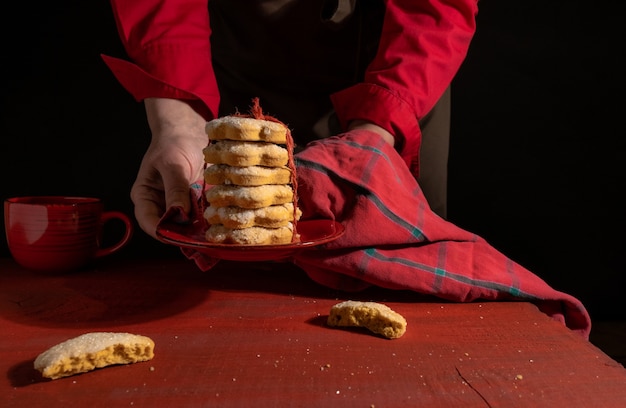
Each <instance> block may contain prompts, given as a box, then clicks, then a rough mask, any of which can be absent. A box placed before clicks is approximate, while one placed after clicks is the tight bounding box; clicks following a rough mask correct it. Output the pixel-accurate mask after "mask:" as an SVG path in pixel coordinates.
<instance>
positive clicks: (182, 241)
mask: <svg viewBox="0 0 626 408" xmlns="http://www.w3.org/2000/svg"><path fill="white" fill-rule="evenodd" d="M204 231H205V229H203V228H199V227H197V226H195V225H190V224H176V223H164V224H161V225H159V226H158V227H157V236H158V237H159V239H160V240H161V241H163V242H165V243H167V244H172V245H176V246H179V247H183V248H191V249H194V250H196V251H198V252H201V253H203V254H205V255H208V256H211V257H214V258H220V259H226V260H230V261H269V260H281V259H285V258H289V257H291V256H293V255H295V254H296V253H297V252H298V251H301V250H303V249H309V248H312V247H315V246H318V245H322V244H325V243H328V242H331V241H334V240H335V239H337V238H339V237H340V236H342V235H343V233H344V231H345V230H344V227H343V225H341V224H340V223H338V222H336V221H333V220H308V221H300V222H298V233H299V234H300V242H294V243H290V244H281V245H234V244H213V243H211V242H207V241H206V239H205V238H204Z"/></svg>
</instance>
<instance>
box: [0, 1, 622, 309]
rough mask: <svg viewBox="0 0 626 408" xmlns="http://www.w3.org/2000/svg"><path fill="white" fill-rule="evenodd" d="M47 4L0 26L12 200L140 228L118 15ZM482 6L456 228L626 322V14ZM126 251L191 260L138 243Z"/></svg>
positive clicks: (457, 96) (454, 178)
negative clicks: (65, 202)
mask: <svg viewBox="0 0 626 408" xmlns="http://www.w3.org/2000/svg"><path fill="white" fill-rule="evenodd" d="M37 3H38V2H35V3H33V2H20V5H17V4H12V5H11V6H10V8H8V7H7V8H5V12H4V13H3V15H2V20H3V24H2V25H1V26H2V28H1V30H2V38H3V42H4V47H3V48H4V49H3V52H2V54H1V57H0V58H2V67H3V71H4V77H3V78H4V81H3V84H2V111H1V124H0V194H1V197H0V198H2V199H4V198H6V197H9V196H13V195H25V194H69V195H95V196H100V197H102V198H104V200H105V201H106V205H107V208H109V209H121V210H124V211H127V212H129V213H131V212H132V205H131V202H130V199H129V196H128V192H129V190H130V186H131V184H132V182H133V180H134V177H135V173H136V171H137V167H138V165H139V162H140V159H141V156H142V154H143V151H144V150H145V148H146V146H147V143H148V140H149V132H148V129H147V125H146V123H145V118H144V113H143V106H142V105H141V104H138V103H136V102H135V101H134V100H133V99H132V98H131V97H130V95H128V94H127V93H126V91H125V90H123V89H122V87H121V86H120V85H119V84H118V83H117V82H116V81H115V79H114V78H113V76H112V75H111V73H110V72H109V71H108V70H107V68H106V67H105V65H104V64H103V63H102V61H101V60H100V57H99V54H100V53H107V54H110V55H114V56H123V55H124V52H123V49H122V47H121V45H120V43H119V40H118V38H117V33H116V31H115V24H114V21H113V18H112V15H111V11H110V9H109V5H108V2H106V1H103V0H100V1H61V2H55V3H52V2H41V3H42V4H37ZM604 3H606V4H604ZM479 5H480V13H479V17H478V27H479V28H478V32H477V34H476V37H475V39H474V41H473V43H472V46H471V49H470V52H469V55H468V58H467V60H466V62H465V63H464V65H463V67H462V68H461V70H460V72H459V74H458V76H457V78H456V79H455V81H454V84H453V124H452V125H453V127H452V131H453V133H452V150H451V157H450V191H449V194H450V203H449V206H450V208H449V216H450V220H451V221H452V222H454V223H456V224H457V225H459V226H461V227H463V228H465V229H468V230H470V231H472V232H475V233H477V234H479V235H481V236H483V237H484V238H486V239H487V240H488V241H489V242H491V243H492V244H493V245H494V246H495V247H496V248H498V249H500V250H501V251H502V252H504V253H505V254H507V255H508V256H510V257H511V258H512V259H514V260H515V261H517V262H519V263H521V264H522V265H524V266H526V267H527V268H529V269H531V270H532V271H533V272H535V273H536V274H538V275H539V276H541V277H542V278H544V279H545V280H546V281H547V282H548V283H550V284H551V285H552V286H554V287H555V288H557V289H559V290H562V291H565V292H568V293H570V294H572V295H574V296H577V297H578V298H580V299H581V300H582V301H583V302H584V303H585V304H586V305H587V307H588V308H589V310H590V312H591V314H592V317H594V318H597V319H613V318H622V319H623V318H625V317H626V306H625V304H624V300H623V299H624V296H623V294H624V293H625V292H626V273H625V272H626V271H625V263H624V256H625V255H626V247H625V244H624V242H625V240H624V231H625V228H626V225H625V224H626V223H625V214H624V210H625V208H626V207H625V205H624V204H625V200H624V198H623V194H621V191H620V190H622V189H623V188H624V186H625V176H626V172H625V171H624V167H623V163H624V154H625V151H626V148H625V142H624V134H625V132H624V126H623V122H624V119H625V115H624V114H625V102H624V94H625V89H624V76H623V72H625V66H624V59H625V55H624V54H625V52H624V50H625V46H624V40H625V39H626V38H625V35H624V34H625V30H624V27H625V24H624V20H625V17H626V16H625V15H624V12H623V11H622V10H623V7H621V6H620V3H619V2H608V1H606V2H602V1H601V2H582V1H566V0H558V1H550V0H548V1H546V0H543V1H528V0H526V1H520V0H507V1H502V0H499V1H496V0H481V2H480V3H479ZM125 251H126V253H127V254H128V253H133V254H135V253H145V254H153V255H155V256H163V255H166V256H170V255H172V256H180V255H179V253H178V251H177V250H176V249H175V248H172V247H165V246H163V245H161V244H159V243H157V242H154V241H153V240H151V239H149V238H147V237H146V236H145V234H143V233H141V232H139V233H137V234H136V235H135V237H134V239H133V243H132V247H131V248H129V249H126V250H125ZM0 256H8V250H7V248H6V240H5V239H4V236H2V238H1V239H0ZM0 273H1V271H0Z"/></svg>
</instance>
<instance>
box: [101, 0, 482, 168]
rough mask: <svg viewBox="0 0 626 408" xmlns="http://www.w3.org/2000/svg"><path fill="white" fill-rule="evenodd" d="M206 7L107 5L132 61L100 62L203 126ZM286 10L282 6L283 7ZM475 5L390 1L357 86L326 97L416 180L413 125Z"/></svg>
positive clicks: (449, 63)
mask: <svg viewBox="0 0 626 408" xmlns="http://www.w3.org/2000/svg"><path fill="white" fill-rule="evenodd" d="M207 1H208V0H161V1H157V0H133V1H125V0H111V5H112V8H113V13H114V16H115V20H116V23H117V28H118V32H119V35H120V38H121V40H122V42H123V44H124V47H125V49H126V51H127V53H128V55H129V57H130V59H131V60H132V62H128V61H125V60H122V59H118V58H113V57H110V56H104V55H103V58H104V60H105V62H106V63H107V65H108V66H109V67H110V69H111V70H112V71H113V73H114V74H115V76H116V78H117V79H118V80H119V82H120V83H121V84H122V86H124V88H125V89H126V90H128V91H129V92H130V93H131V94H132V95H133V97H134V98H135V99H136V100H138V101H140V100H143V99H144V98H148V97H164V98H176V99H184V100H188V101H189V102H190V103H191V104H192V106H194V108H195V109H197V110H198V112H200V113H201V114H202V115H203V116H204V117H205V118H206V119H207V120H210V119H212V118H215V117H217V116H218V107H219V103H220V94H219V91H218V85H217V81H216V79H215V73H214V70H213V64H212V58H211V44H210V35H211V26H210V20H209V11H208V6H207ZM283 3H284V2H283ZM477 3H478V0H454V1H435V0H430V1H426V0H425V1H418V0H388V1H386V13H385V16H384V20H383V27H382V34H381V38H380V43H379V46H378V52H377V54H376V56H375V57H374V59H373V60H372V62H371V63H370V64H369V66H368V68H367V70H366V72H365V76H364V80H363V82H360V83H356V84H354V85H353V86H350V87H348V88H346V89H343V90H340V91H338V92H336V93H333V94H332V95H329V96H330V98H331V101H332V104H333V107H334V109H335V112H336V113H337V116H338V119H339V121H340V123H341V126H342V127H343V128H344V129H345V128H346V126H347V124H348V123H349V122H350V121H351V120H355V119H364V120H368V121H370V122H373V123H376V124H377V125H379V126H381V127H383V128H385V129H387V130H388V131H389V132H391V133H392V134H394V135H395V137H396V140H397V143H396V145H397V146H398V148H399V150H400V153H401V155H402V157H403V159H404V160H405V162H406V163H407V165H409V167H410V169H411V171H412V172H413V173H414V174H415V175H417V173H418V171H419V163H418V157H419V147H420V144H421V131H420V128H419V124H418V120H419V119H420V118H421V117H423V116H424V115H425V114H426V113H428V112H429V110H430V109H431V108H432V107H433V106H434V104H435V103H436V102H437V100H438V99H439V97H440V96H441V94H442V93H443V91H444V90H445V89H446V88H447V87H448V85H449V84H450V82H451V81H452V78H453V77H454V75H455V74H456V72H457V70H458V69H459V67H460V65H461V63H462V62H463V60H464V58H465V56H466V54H467V50H468V47H469V44H470V41H471V39H472V36H473V35H474V32H475V16H476V13H477V11H478V6H477Z"/></svg>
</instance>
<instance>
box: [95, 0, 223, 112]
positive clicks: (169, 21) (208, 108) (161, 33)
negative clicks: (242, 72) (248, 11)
mask: <svg viewBox="0 0 626 408" xmlns="http://www.w3.org/2000/svg"><path fill="white" fill-rule="evenodd" d="M207 1H208V0H132V1H128V0H110V2H111V6H112V8H113V15H114V17H115V21H116V23H117V30H118V33H119V36H120V38H121V40H122V43H123V44H124V48H125V49H126V52H127V53H128V56H129V58H130V59H131V60H132V63H131V62H128V61H125V60H122V59H118V58H113V57H109V56H106V55H103V56H102V58H103V59H104V61H105V62H106V64H107V65H108V66H109V68H110V69H111V70H112V71H113V74H114V75H115V76H116V78H117V79H118V81H119V82H120V83H121V84H122V86H124V88H126V90H128V92H130V93H131V94H132V95H133V97H134V98H135V99H136V100H138V101H139V100H143V99H144V98H148V97H164V98H177V99H187V100H190V101H191V102H192V104H193V105H194V107H196V108H197V109H198V110H199V112H200V113H201V114H202V115H203V116H205V118H206V119H211V118H214V117H216V116H217V111H218V106H219V91H218V88H217V83H216V80H215V74H214V72H213V65H212V63H211V47H210V38H209V37H210V35H211V28H210V24H209V12H208V7H207Z"/></svg>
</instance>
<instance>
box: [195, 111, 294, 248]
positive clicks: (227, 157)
mask: <svg viewBox="0 0 626 408" xmlns="http://www.w3.org/2000/svg"><path fill="white" fill-rule="evenodd" d="M206 132H207V135H208V136H209V144H208V145H207V147H206V148H205V149H204V150H203V153H204V159H205V162H206V163H207V168H206V170H205V172H204V180H205V182H206V183H207V184H211V185H212V186H211V187H210V188H209V189H208V190H207V192H206V195H205V197H206V202H207V207H206V208H205V210H204V218H205V219H206V220H207V222H208V224H209V228H208V229H207V232H206V239H207V241H209V242H212V243H219V244H239V245H275V244H287V243H291V242H294V241H297V239H298V235H297V233H296V231H295V230H296V228H295V227H296V222H297V220H298V218H299V217H300V214H301V212H300V210H299V209H298V207H297V195H296V190H297V187H296V181H295V180H296V179H295V166H294V165H293V142H292V140H291V135H290V133H289V129H288V128H287V127H286V126H285V125H284V124H282V123H280V122H279V121H274V120H265V119H258V118H255V117H246V116H234V115H233V116H225V117H222V118H218V119H214V120H212V121H210V122H208V123H207V126H206Z"/></svg>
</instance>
